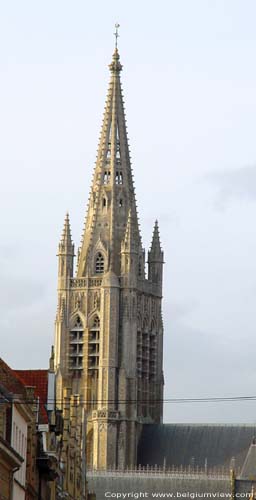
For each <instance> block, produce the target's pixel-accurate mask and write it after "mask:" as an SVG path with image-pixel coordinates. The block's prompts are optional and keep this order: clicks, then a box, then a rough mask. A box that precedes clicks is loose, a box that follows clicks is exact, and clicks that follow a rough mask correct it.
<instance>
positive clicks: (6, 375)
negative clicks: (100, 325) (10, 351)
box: [0, 358, 26, 398]
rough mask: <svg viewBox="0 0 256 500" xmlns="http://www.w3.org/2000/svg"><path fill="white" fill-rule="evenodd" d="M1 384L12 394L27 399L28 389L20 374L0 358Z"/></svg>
mask: <svg viewBox="0 0 256 500" xmlns="http://www.w3.org/2000/svg"><path fill="white" fill-rule="evenodd" d="M0 384H1V385H3V386H4V388H5V389H6V390H7V391H8V392H10V393H12V394H16V395H19V396H21V398H26V388H25V385H26V384H24V381H23V380H22V379H21V378H20V376H19V375H18V373H15V371H14V370H12V369H11V368H10V366H8V365H7V364H6V363H5V362H4V360H3V359H1V358H0Z"/></svg>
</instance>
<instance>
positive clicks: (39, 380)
mask: <svg viewBox="0 0 256 500" xmlns="http://www.w3.org/2000/svg"><path fill="white" fill-rule="evenodd" d="M15 373H16V374H17V375H18V376H19V377H20V378H21V379H22V380H23V382H24V384H25V385H27V386H30V387H34V388H35V396H37V397H39V402H40V416H41V421H42V423H46V422H47V421H48V418H47V412H46V409H45V405H46V403H47V390H48V370H15Z"/></svg>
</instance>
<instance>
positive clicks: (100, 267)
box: [95, 252, 104, 274]
mask: <svg viewBox="0 0 256 500" xmlns="http://www.w3.org/2000/svg"><path fill="white" fill-rule="evenodd" d="M95 272H96V274H102V273H104V257H103V255H102V253H100V252H99V253H97V255H96V260H95Z"/></svg>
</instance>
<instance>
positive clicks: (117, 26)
mask: <svg viewBox="0 0 256 500" xmlns="http://www.w3.org/2000/svg"><path fill="white" fill-rule="evenodd" d="M115 28H116V31H115V33H114V35H115V38H116V49H117V39H118V37H119V36H120V35H119V33H118V30H119V28H120V24H118V23H116V24H115Z"/></svg>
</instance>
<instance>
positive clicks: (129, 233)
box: [122, 210, 138, 253]
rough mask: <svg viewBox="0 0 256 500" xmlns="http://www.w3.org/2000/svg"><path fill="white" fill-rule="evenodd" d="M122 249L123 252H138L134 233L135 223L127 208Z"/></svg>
mask: <svg viewBox="0 0 256 500" xmlns="http://www.w3.org/2000/svg"><path fill="white" fill-rule="evenodd" d="M122 251H123V252H124V253H126V252H129V253H138V238H137V234H136V223H135V221H134V217H133V214H132V211H131V210H129V213H128V220H127V225H126V230H125V235H124V239H123V242H122Z"/></svg>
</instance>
